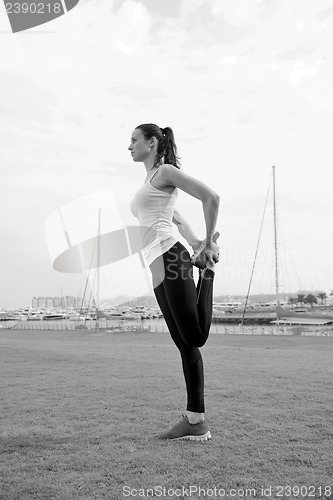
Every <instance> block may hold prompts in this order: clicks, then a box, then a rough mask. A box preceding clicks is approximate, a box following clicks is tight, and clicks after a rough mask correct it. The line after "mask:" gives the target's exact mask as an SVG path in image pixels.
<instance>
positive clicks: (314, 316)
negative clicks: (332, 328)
mask: <svg viewBox="0 0 333 500" xmlns="http://www.w3.org/2000/svg"><path fill="white" fill-rule="evenodd" d="M275 312H276V323H279V324H288V325H328V324H330V323H333V314H325V313H322V314H320V313H311V312H300V313H298V312H293V311H286V310H285V309H283V308H282V307H281V306H277V308H276V309H275Z"/></svg>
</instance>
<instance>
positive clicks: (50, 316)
mask: <svg viewBox="0 0 333 500" xmlns="http://www.w3.org/2000/svg"><path fill="white" fill-rule="evenodd" d="M43 319H44V320H57V319H66V316H65V315H64V314H57V313H54V314H44V316H43Z"/></svg>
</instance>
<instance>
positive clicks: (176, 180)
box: [128, 124, 219, 441]
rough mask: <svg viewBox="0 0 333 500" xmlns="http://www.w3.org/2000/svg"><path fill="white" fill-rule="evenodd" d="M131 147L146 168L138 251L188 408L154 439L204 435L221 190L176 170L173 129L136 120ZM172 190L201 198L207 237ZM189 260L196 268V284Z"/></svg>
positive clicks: (135, 205)
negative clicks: (178, 365) (177, 360)
mask: <svg viewBox="0 0 333 500" xmlns="http://www.w3.org/2000/svg"><path fill="white" fill-rule="evenodd" d="M128 149H129V150H130V152H131V155H132V158H133V161H135V162H143V163H144V165H145V168H146V173H147V175H146V179H145V183H144V185H143V186H142V187H141V188H140V189H139V191H138V192H137V193H136V195H135V196H134V198H133V200H132V203H131V211H132V213H133V214H134V215H135V216H136V217H137V218H138V220H139V223H140V226H141V229H142V240H143V253H144V255H145V258H146V260H147V262H148V264H149V267H150V269H151V272H152V278H153V287H154V293H155V296H156V299H157V302H158V304H159V306H160V308H161V311H162V313H163V316H164V319H165V321H166V323H167V326H168V328H169V331H170V334H171V337H172V339H173V341H174V343H175V344H176V346H177V347H178V349H179V351H180V355H181V359H182V365H183V371H184V377H185V383H186V389H187V409H186V414H185V415H184V416H183V419H182V420H181V422H179V423H178V424H176V425H175V426H173V427H172V428H171V429H169V430H168V431H166V432H163V433H162V434H160V436H159V437H160V438H163V439H193V440H195V441H207V440H208V439H210V438H211V434H210V431H209V427H208V424H207V422H206V420H205V415H204V414H205V405H204V372H203V362H202V357H201V353H200V350H199V347H202V346H203V345H204V344H205V342H206V340H207V338H208V334H209V328H210V324H211V318H212V304H213V281H214V275H215V271H214V267H215V263H216V262H218V260H219V247H218V246H217V244H216V239H217V237H218V236H219V234H218V233H215V234H214V230H215V225H216V221H217V216H218V209H219V196H218V195H217V194H216V193H215V192H214V191H213V190H212V189H210V188H209V187H208V186H206V185H205V184H203V183H202V182H200V181H199V180H197V179H194V178H193V177H190V176H189V175H186V174H185V173H183V172H182V171H181V170H180V168H179V162H178V158H177V148H176V144H175V140H174V134H173V131H172V129H171V128H169V127H167V128H164V129H161V128H160V127H158V126H157V125H155V124H143V125H139V126H138V127H136V128H135V130H134V131H133V134H132V137H131V143H130V146H129V148H128ZM177 189H181V190H183V191H185V192H186V193H188V194H190V195H191V196H194V197H195V198H198V199H199V200H201V202H202V206H203V212H204V218H205V223H206V238H205V240H203V241H201V240H200V239H199V238H197V237H196V236H195V234H194V232H193V230H192V229H191V227H190V226H189V224H188V223H187V222H186V221H185V220H184V219H183V217H182V216H181V215H180V214H179V213H178V212H177V211H176V210H175V203H176V198H177ZM172 222H173V223H175V224H176V226H177V227H178V230H179V232H180V234H181V235H182V236H183V237H184V238H185V239H186V241H187V242H188V244H189V245H190V246H191V247H192V248H193V250H194V254H193V255H192V257H190V254H189V252H188V251H187V250H186V248H185V247H184V246H183V245H182V244H181V243H180V242H179V241H177V240H176V239H175V238H174V236H173V234H172ZM193 265H196V266H197V267H199V280H198V284H197V287H195V283H194V280H193Z"/></svg>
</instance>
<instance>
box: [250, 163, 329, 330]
mask: <svg viewBox="0 0 333 500" xmlns="http://www.w3.org/2000/svg"><path fill="white" fill-rule="evenodd" d="M272 169H273V175H272V177H273V219H274V261H275V296H276V308H275V314H276V320H274V321H271V324H274V325H277V326H281V327H284V326H288V325H289V326H291V327H294V328H295V327H296V328H297V327H298V330H297V332H298V333H301V332H302V330H301V328H302V327H304V328H305V327H307V326H312V327H314V328H315V329H316V327H325V328H327V327H328V325H332V324H333V315H332V314H325V313H311V312H302V313H301V312H299V313H298V312H294V311H289V310H286V309H283V308H282V306H281V303H280V297H279V260H278V237H277V212H276V182H275V166H273V167H272ZM266 202H267V199H266ZM265 211H266V204H265ZM265 211H264V215H265ZM263 219H264V216H263ZM262 225H263V220H262V223H261V229H262ZM261 229H260V234H261ZM260 234H259V240H260ZM258 246H259V241H258V244H257V250H256V254H255V259H254V264H253V269H252V274H251V278H250V284H249V288H248V292H247V296H246V301H245V306H244V310H243V318H242V322H241V325H243V324H244V318H245V312H246V307H247V302H248V297H249V294H250V288H251V281H252V277H253V271H254V266H255V262H256V256H257V251H258ZM330 328H332V327H331V326H330ZM295 331H296V330H294V332H295Z"/></svg>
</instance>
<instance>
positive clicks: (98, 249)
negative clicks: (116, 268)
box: [96, 208, 102, 311]
mask: <svg viewBox="0 0 333 500" xmlns="http://www.w3.org/2000/svg"><path fill="white" fill-rule="evenodd" d="M101 212H102V209H101V208H100V209H99V211H98V236H97V283H96V288H97V290H96V311H98V310H99V267H100V262H101V241H100V240H101Z"/></svg>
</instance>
